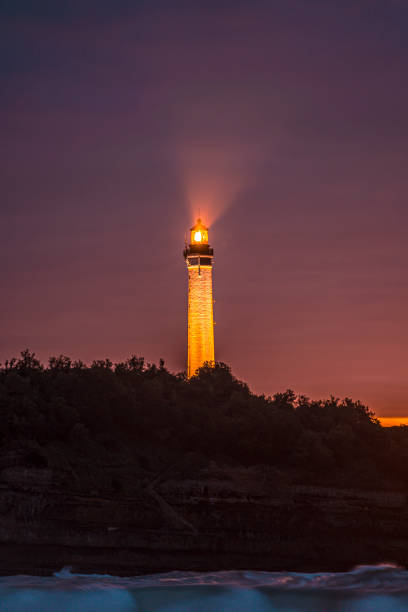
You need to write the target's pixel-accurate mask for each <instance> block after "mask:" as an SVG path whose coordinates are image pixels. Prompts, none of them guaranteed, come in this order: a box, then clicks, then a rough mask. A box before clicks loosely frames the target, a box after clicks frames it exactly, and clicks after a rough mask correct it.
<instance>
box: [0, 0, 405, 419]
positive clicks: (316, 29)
mask: <svg viewBox="0 0 408 612" xmlns="http://www.w3.org/2000/svg"><path fill="white" fill-rule="evenodd" d="M0 19H1V21H0V48H1V56H0V57H1V60H0V61H1V80H0V133H1V139H0V176H1V180H0V206H1V237H0V256H1V262H2V273H1V276H0V286H1V301H0V360H2V361H4V360H5V359H6V358H9V357H11V356H13V355H17V354H18V353H19V351H20V350H22V349H24V348H26V347H29V348H31V349H32V350H33V351H35V352H36V353H37V355H39V356H40V357H41V358H42V359H43V360H44V361H46V360H47V358H48V357H49V356H50V355H56V354H60V353H64V354H68V355H70V356H71V357H73V358H82V359H83V360H85V361H89V360H92V359H97V358H104V357H109V358H111V359H112V360H114V361H115V360H121V359H124V358H126V357H127V356H129V355H130V354H131V353H136V354H137V355H141V356H145V358H146V359H147V360H149V361H158V360H159V358H160V357H163V358H164V359H165V362H166V365H167V367H169V368H170V369H171V370H173V371H180V370H183V369H185V367H186V339H187V336H186V320H187V310H186V307H187V272H186V266H185V262H184V261H183V257H182V251H183V247H184V236H185V233H186V231H188V229H189V227H190V226H191V225H192V223H193V221H194V220H195V217H196V216H197V215H198V211H199V209H200V212H201V216H202V218H203V220H204V222H206V223H207V224H208V225H209V226H210V234H209V239H210V243H211V245H212V246H213V247H214V251H215V265H214V295H215V299H216V304H215V320H216V323H217V326H216V337H215V342H216V359H218V360H220V361H224V362H226V363H228V364H230V365H231V367H232V370H233V372H234V374H236V375H237V376H238V377H240V378H242V379H243V380H245V381H246V382H248V384H249V385H250V387H251V388H252V389H253V390H254V391H256V392H258V393H265V394H267V395H269V394H273V393H275V392H277V391H283V390H285V389H286V388H288V387H289V388H292V389H294V390H295V391H296V392H299V393H303V394H305V395H308V396H311V397H313V398H319V397H326V396H328V395H330V394H333V395H336V396H340V397H343V396H351V397H353V398H354V399H360V400H362V401H364V402H365V403H367V404H368V405H369V406H370V407H372V408H373V409H374V410H375V411H376V413H377V414H379V415H383V416H390V417H400V416H408V376H407V373H408V327H407V312H408V284H407V283H408V280H407V279H408V275H407V259H408V240H407V233H408V196H407V194H408V163H407V162H408V111H407V109H408V84H407V82H408V80H407V66H408V0H276V1H271V0H245V1H241V0H233V1H232V0H230V1H226V0H217V1H216V2H215V1H212V0H206V1H202V2H198V1H195V0H188V1H187V0H186V1H178V0H161V1H160V0H151V1H143V0H141V1H139V2H138V1H136V0H134V1H130V0H129V1H126V0H117V1H113V0H112V1H110V2H108V1H107V0H99V1H95V2H90V1H88V0H70V1H68V0H67V1H64V0H58V1H42V0H37V1H34V0H32V1H27V0H26V1H24V0H21V1H20V0H8V1H7V0H1V1H0Z"/></svg>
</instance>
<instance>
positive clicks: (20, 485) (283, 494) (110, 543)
mask: <svg viewBox="0 0 408 612" xmlns="http://www.w3.org/2000/svg"><path fill="white" fill-rule="evenodd" d="M109 470H110V471H111V473H113V472H114V471H115V469H114V468H106V470H105V471H106V472H109ZM122 471H123V470H122ZM0 519H1V520H0V550H1V555H0V573H1V574H6V573H13V574H14V573H49V572H52V571H55V570H56V569H59V568H61V567H62V566H64V565H71V566H73V568H74V569H75V570H80V571H91V572H108V573H119V574H128V575H130V574H134V573H139V572H154V571H168V570H174V569H184V570H219V569H239V568H245V569H261V570H283V569H286V570H302V571H313V570H321V569H333V570H336V569H339V570H340V569H348V568H349V567H352V566H353V565H356V564H362V563H378V562H382V561H394V562H397V563H400V564H403V565H407V564H408V552H407V551H408V504H407V496H406V495H405V494H402V493H389V492H384V493H381V492H370V491H358V490H346V489H330V488H326V487H312V486H295V485H288V484H283V483H282V482H280V481H279V479H278V478H277V477H276V475H274V474H273V473H269V472H268V471H267V470H266V469H263V468H252V469H243V468H242V469H238V468H236V469H232V468H228V469H227V468H217V467H216V466H212V467H210V468H209V467H207V468H205V469H204V468H202V469H200V470H197V472H196V474H195V476H194V478H192V477H191V475H189V476H188V477H186V476H183V474H181V473H177V471H175V470H173V471H172V469H167V470H164V471H163V472H162V473H161V474H158V475H157V474H156V475H154V474H149V473H148V472H146V471H142V470H140V473H132V474H129V482H128V486H126V479H125V486H124V487H123V481H122V488H121V490H118V491H117V492H114V491H112V490H105V491H104V490H103V487H102V488H100V489H99V490H97V489H92V488H90V489H87V490H86V489H85V487H84V486H83V485H81V486H78V485H77V484H76V482H75V478H73V476H72V475H68V474H63V473H56V472H53V471H51V470H49V469H45V468H24V467H12V466H11V467H10V466H9V467H5V468H3V470H2V471H1V473H0Z"/></svg>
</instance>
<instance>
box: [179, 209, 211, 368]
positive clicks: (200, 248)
mask: <svg viewBox="0 0 408 612" xmlns="http://www.w3.org/2000/svg"><path fill="white" fill-rule="evenodd" d="M213 254H214V252H213V249H212V248H211V247H210V245H209V244H208V228H207V227H205V226H204V225H203V224H202V223H201V219H197V223H196V224H195V225H194V227H192V228H191V230H190V244H189V245H187V244H186V248H185V249H184V257H185V260H186V263H187V270H188V357H187V376H188V378H190V377H191V376H193V375H194V373H195V371H196V370H197V368H200V367H201V366H202V365H203V363H204V362H205V361H211V362H214V322H213V295H212V260H213Z"/></svg>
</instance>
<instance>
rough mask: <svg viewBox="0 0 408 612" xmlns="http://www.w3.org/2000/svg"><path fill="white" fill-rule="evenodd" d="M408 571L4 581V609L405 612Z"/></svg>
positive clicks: (0, 582) (65, 572) (0, 592)
mask: <svg viewBox="0 0 408 612" xmlns="http://www.w3.org/2000/svg"><path fill="white" fill-rule="evenodd" d="M407 609H408V571H407V570H406V569H405V568H402V567H398V566H396V565H393V564H381V565H375V566H358V567H356V568H354V569H353V570H351V571H349V572H319V573H301V572H254V571H226V572H169V573H163V574H153V575H146V576H132V577H119V576H111V575H101V574H78V573H75V572H72V570H71V568H63V569H62V570H61V571H59V572H57V573H55V574H54V575H53V576H48V577H44V576H25V575H20V576H4V577H0V612H25V611H30V612H54V611H57V612H72V611H74V610H75V611H80V612H95V611H97V610H98V612H108V611H109V612H112V611H115V612H156V611H157V612H187V611H188V612H201V611H202V612H204V611H205V612H225V611H227V610H232V611H234V612H235V611H236V612H240V611H244V610H245V611H247V610H248V611H251V612H267V611H268V612H269V611H284V612H304V611H306V612H312V611H313V612H318V611H319V610H332V611H333V612H360V611H364V612H368V611H369V612H379V611H384V612H385V611H387V612H388V611H389V612H400V611H401V612H402V611H403V610H404V611H406V610H407Z"/></svg>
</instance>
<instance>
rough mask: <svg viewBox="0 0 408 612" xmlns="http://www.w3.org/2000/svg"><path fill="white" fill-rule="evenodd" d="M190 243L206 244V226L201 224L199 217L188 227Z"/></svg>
mask: <svg viewBox="0 0 408 612" xmlns="http://www.w3.org/2000/svg"><path fill="white" fill-rule="evenodd" d="M190 236H191V239H190V244H208V227H205V225H203V224H202V221H201V219H197V223H196V224H195V225H193V227H192V228H191V229H190Z"/></svg>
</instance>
